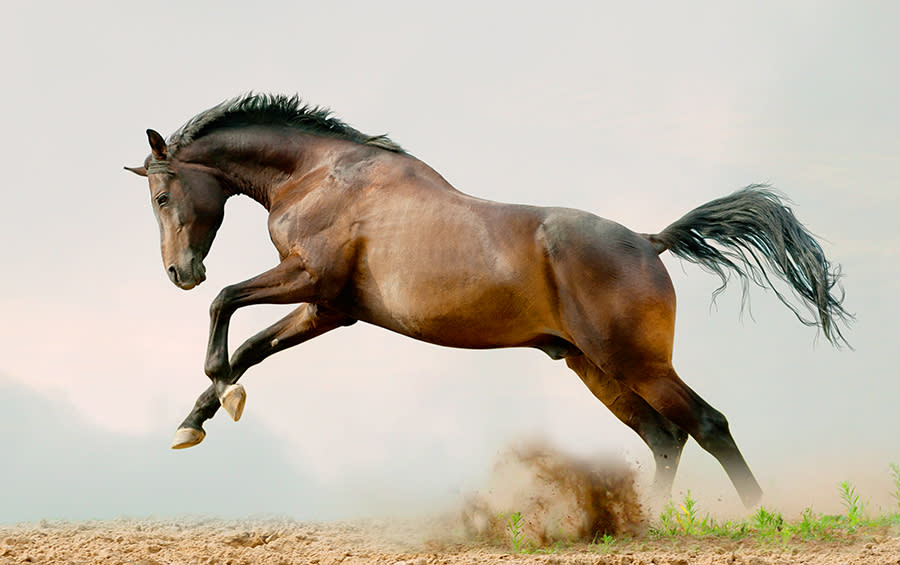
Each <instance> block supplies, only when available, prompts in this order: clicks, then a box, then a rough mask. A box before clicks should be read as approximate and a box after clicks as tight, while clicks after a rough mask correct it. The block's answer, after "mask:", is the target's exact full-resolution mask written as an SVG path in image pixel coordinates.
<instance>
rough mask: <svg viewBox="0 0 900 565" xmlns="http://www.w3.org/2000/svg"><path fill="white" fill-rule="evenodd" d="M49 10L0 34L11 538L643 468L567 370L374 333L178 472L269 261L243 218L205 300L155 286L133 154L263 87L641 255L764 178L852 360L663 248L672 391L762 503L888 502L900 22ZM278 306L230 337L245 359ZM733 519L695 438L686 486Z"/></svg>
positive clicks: (214, 435)
mask: <svg viewBox="0 0 900 565" xmlns="http://www.w3.org/2000/svg"><path fill="white" fill-rule="evenodd" d="M222 6H223V5H222V4H221V3H214V2H190V3H184V2H181V3H178V2H156V3H153V4H152V5H151V4H147V3H141V4H140V5H137V4H136V3H121V2H94V3H90V5H81V4H78V5H76V4H71V3H64V2H50V3H43V4H38V3H30V4H19V5H16V6H12V5H10V4H4V5H3V6H2V7H0V48H2V51H3V53H4V56H3V57H2V58H0V72H2V76H3V77H4V78H3V82H4V84H5V88H4V89H3V90H2V91H0V103H2V108H3V130H2V135H0V166H2V170H3V181H2V185H3V191H2V195H3V203H2V205H0V242H2V243H0V265H2V267H0V274H2V276H0V442H2V444H3V451H2V453H3V455H2V461H3V462H2V464H0V523H11V522H19V521H30V520H38V519H42V518H48V519H102V518H113V517H117V516H131V517H142V516H170V515H183V514H195V515H196V514H199V515H218V516H227V517H241V516H250V515H261V514H283V515H288V516H293V517H296V518H298V519H338V518H348V517H357V516H371V515H378V514H384V513H392V512H419V511H428V510H431V509H434V508H437V507H440V506H441V505H448V504H452V503H453V501H454V500H457V499H458V498H459V497H460V496H462V495H464V493H466V492H468V490H469V489H472V488H477V485H478V484H480V481H483V479H484V477H485V476H486V474H487V473H489V471H490V467H491V464H492V461H493V460H494V457H495V456H496V454H497V453H498V452H499V451H501V450H503V449H504V448H505V447H506V446H507V445H509V444H510V443H511V442H516V441H520V440H522V439H523V438H531V437H541V438H545V439H546V440H548V441H550V442H552V443H553V444H555V445H558V446H560V447H561V448H563V449H566V450H569V451H571V452H573V453H576V454H584V455H593V454H597V453H607V454H613V455H616V456H624V457H626V458H627V459H628V460H629V461H632V462H633V463H634V464H635V465H636V466H638V467H639V469H640V471H641V476H642V477H643V478H645V479H647V480H649V477H650V476H652V458H651V457H650V454H649V451H648V450H647V449H646V447H644V445H643V444H642V443H641V442H640V440H639V439H638V438H637V437H636V436H635V435H634V434H633V433H632V432H631V431H630V430H629V429H628V428H626V427H625V426H624V425H622V424H621V423H619V422H618V421H617V420H616V419H615V418H614V417H613V416H612V415H611V414H609V413H608V412H607V411H606V409H605V408H604V407H603V406H602V405H601V404H600V403H599V402H598V401H596V400H595V399H594V398H593V397H592V396H591V395H590V394H589V393H588V391H587V390H586V389H585V388H584V386H583V385H582V384H581V383H580V381H579V380H578V378H577V377H576V376H575V375H574V373H571V372H570V371H569V370H568V369H567V368H566V367H565V365H564V364H563V363H562V362H558V361H557V362H554V361H551V360H550V359H548V358H547V357H545V356H544V355H543V354H542V353H540V352H538V351H532V350H498V351H465V350H453V349H444V348H439V347H436V346H432V345H428V344H424V343H420V342H416V341H413V340H411V339H409V338H406V337H402V336H399V335H396V334H391V333H389V332H387V331H385V330H381V329H378V328H374V327H371V326H366V325H365V324H357V325H355V326H352V327H349V328H344V329H341V330H339V331H334V332H331V333H329V334H327V335H325V336H322V337H320V338H317V339H315V340H313V341H310V342H308V343H306V344H303V345H301V346H299V347H296V348H294V349H291V350H288V351H285V352H283V353H280V354H279V355H277V356H274V357H272V358H270V359H268V360H266V361H265V362H264V363H263V364H261V365H260V366H258V367H255V368H254V369H252V370H251V371H249V372H248V373H247V375H246V376H245V377H244V379H243V380H242V382H243V383H244V385H245V386H246V387H247V393H248V400H247V406H246V410H245V412H244V417H243V419H242V420H241V421H240V422H239V423H234V422H231V421H230V420H228V419H227V417H226V416H225V415H224V414H219V416H218V417H217V418H216V419H214V420H213V421H211V422H210V423H209V424H208V425H207V427H206V429H207V433H208V436H207V438H206V440H205V441H204V443H203V444H201V445H200V446H198V447H195V448H192V449H189V450H185V451H172V450H170V449H168V444H169V441H170V439H171V435H172V433H174V431H175V428H176V427H177V425H178V424H179V423H180V422H181V420H182V419H183V418H184V416H185V415H186V414H187V412H188V411H189V409H190V407H191V406H192V404H193V402H194V399H195V398H196V396H197V395H198V394H199V393H200V392H202V391H203V390H204V389H205V388H206V386H207V384H208V379H207V378H206V376H205V375H204V373H203V358H204V352H205V343H206V332H207V329H208V314H207V312H208V306H209V303H210V301H211V300H212V298H213V297H214V296H215V295H216V293H217V292H218V291H219V290H220V289H221V288H222V287H223V286H225V285H228V284H231V283H234V282H237V281H240V280H244V279H246V278H249V277H251V276H253V275H255V274H258V273H259V272H262V271H264V270H266V269H268V268H270V267H272V266H273V265H274V264H275V262H276V261H277V254H276V252H275V250H274V248H273V247H272V246H271V244H270V242H269V241H268V236H267V233H266V229H265V219H266V217H265V211H264V210H263V209H262V208H261V207H259V206H258V205H256V204H255V203H254V202H252V201H251V200H249V199H246V198H232V199H231V200H230V201H229V202H228V205H227V207H226V219H225V223H224V225H223V226H222V228H221V230H220V232H219V235H218V237H217V239H216V241H215V243H214V245H213V248H212V251H211V253H210V255H209V257H208V258H207V260H206V267H207V275H208V279H207V281H206V282H205V283H204V284H203V285H201V286H200V287H198V288H196V289H195V290H192V291H190V292H184V291H182V290H179V289H178V288H176V287H175V286H174V285H172V284H171V283H170V282H169V281H168V278H167V277H166V274H165V272H164V269H163V268H162V262H161V260H160V253H159V235H158V229H157V226H156V222H155V220H154V218H153V215H152V212H151V208H150V205H149V195H148V190H147V184H146V180H144V179H140V178H138V177H136V176H134V175H132V174H131V173H128V172H126V171H123V170H122V167H123V166H124V165H129V166H135V165H139V164H140V163H142V162H143V159H144V157H145V156H146V155H147V153H148V150H149V147H148V145H147V141H146V136H145V134H144V130H145V129H147V128H154V129H157V130H158V131H160V132H162V133H163V134H164V135H166V136H167V135H168V134H169V133H171V132H172V131H174V130H175V129H176V128H178V127H179V126H180V125H181V124H182V123H184V122H185V121H186V120H187V119H189V118H190V117H192V116H193V115H195V114H196V113H198V112H200V111H201V110H204V109H206V108H208V107H210V106H213V105H215V104H217V103H218V102H220V101H222V100H224V99H227V98H231V97H233V96H236V95H238V94H241V93H245V92H247V91H251V90H252V91H256V92H274V93H287V94H293V93H299V94H300V95H301V96H302V97H303V98H304V100H306V101H308V102H311V103H313V104H320V105H324V106H328V107H330V108H332V109H333V110H334V112H335V114H336V115H337V116H338V117H340V118H341V119H342V120H344V121H346V122H347V123H349V124H350V125H352V126H353V127H355V128H357V129H359V130H361V131H363V132H366V133H369V134H372V135H375V134H381V133H387V134H389V135H390V136H391V137H392V139H394V140H395V141H397V142H398V143H400V144H401V145H403V146H404V148H406V149H407V150H409V151H410V152H411V153H412V154H413V155H415V156H416V157H418V158H420V159H422V160H424V161H425V162H427V163H428V164H430V165H431V166H432V167H433V168H435V169H436V170H437V171H438V172H440V173H441V174H442V175H443V176H444V177H445V178H447V179H448V180H449V181H450V182H451V183H452V184H453V185H454V186H456V187H457V188H458V189H460V190H462V191H464V192H467V193H469V194H473V195H477V196H479V197H483V198H489V199H493V200H499V201H506V202H521V203H528V204H537V205H554V206H568V207H573V208H580V209H584V210H589V211H591V212H593V213H596V214H598V215H600V216H603V217H607V218H610V219H614V220H616V221H619V222H621V223H623V224H624V225H626V226H628V227H630V228H632V229H634V230H636V231H641V232H651V233H653V232H658V231H661V230H662V229H663V228H664V227H665V226H666V225H668V224H669V223H670V222H672V221H674V220H675V219H677V218H678V217H680V216H681V215H682V214H684V213H685V212H687V211H689V210H690V209H692V208H694V207H695V206H697V205H700V204H702V203H704V202H706V201H708V200H711V199H713V198H717V197H719V196H723V195H725V194H727V193H729V192H731V191H733V190H735V189H738V188H740V187H742V186H745V185H747V184H751V183H757V182H768V183H772V184H773V185H774V186H775V187H777V188H778V189H780V190H781V191H783V192H784V193H785V194H786V195H787V196H788V197H789V198H790V199H791V200H792V202H793V204H792V206H793V208H794V210H795V212H796V213H797V215H798V216H799V218H800V219H801V220H802V221H803V222H804V223H805V224H806V225H807V226H808V227H809V228H810V229H811V230H812V231H813V232H814V233H816V234H817V235H818V236H820V237H821V239H822V242H823V247H824V249H825V251H826V253H827V255H828V256H829V258H830V259H831V260H832V261H833V262H835V263H838V264H841V265H842V267H843V272H844V273H845V278H844V279H843V284H844V287H845V289H846V293H847V295H846V296H847V298H846V306H847V308H848V309H849V310H850V311H851V312H853V313H855V314H856V316H857V320H856V323H855V324H854V325H853V326H852V328H850V329H849V331H847V332H846V336H847V338H848V339H849V341H850V342H851V344H852V345H853V347H854V349H853V350H848V349H843V350H836V349H834V348H832V347H831V346H830V345H829V344H828V343H827V342H826V341H825V340H824V338H823V337H822V336H818V337H817V335H816V332H815V330H813V329H810V328H806V327H804V326H803V325H801V324H800V323H798V322H797V321H796V320H795V319H794V318H793V315H792V314H791V313H790V312H789V311H788V310H787V309H786V308H784V307H783V306H782V305H781V304H780V303H779V302H778V300H777V299H776V298H775V297H774V296H773V295H772V294H771V293H767V292H765V291H763V290H761V289H756V288H754V289H753V290H752V291H751V301H750V311H749V312H745V313H743V314H741V307H740V292H739V286H738V285H735V287H734V288H731V289H729V290H728V291H727V292H726V293H724V294H723V295H722V296H720V298H719V299H718V301H717V302H716V304H715V305H713V304H712V302H711V293H712V291H713V290H715V288H716V287H717V286H718V280H717V279H716V277H714V276H711V275H709V274H707V273H705V272H703V271H701V270H700V269H699V268H697V267H696V266H694V265H691V264H686V263H682V262H680V261H679V260H677V259H675V258H673V257H671V256H669V255H667V254H666V255H664V256H663V260H664V262H665V264H666V265H667V267H668V268H669V271H670V273H671V276H672V279H673V282H674V284H675V288H676V292H677V295H678V301H679V302H678V308H679V311H678V319H677V326H676V340H675V354H674V364H675V367H676V369H677V370H678V371H679V373H680V374H681V376H682V377H683V378H684V379H685V380H686V381H687V382H688V384H690V385H691V386H692V387H693V388H694V389H695V390H696V391H697V392H698V393H699V394H700V395H701V396H703V397H704V398H705V399H706V400H707V401H708V402H710V403H711V404H712V405H713V406H715V407H716V408H718V409H719V410H720V411H722V412H723V413H724V414H725V415H726V416H727V417H728V418H729V422H730V424H731V429H732V432H733V434H734V436H735V439H736V440H737V442H738V445H739V446H740V447H741V449H742V451H743V453H744V455H745V457H746V459H747V460H748V462H749V463H750V465H751V468H752V469H753V470H754V472H755V473H756V475H757V478H758V479H759V481H760V483H761V485H762V487H763V489H764V490H766V492H767V493H768V496H769V498H768V499H767V500H769V501H771V502H773V503H779V504H785V505H791V504H793V505H795V506H798V505H799V507H800V508H802V506H803V505H806V504H815V508H816V509H820V508H821V509H822V511H828V510H837V509H839V508H840V506H839V500H838V497H837V484H838V482H840V481H842V480H845V479H849V480H851V481H854V482H855V484H857V485H858V490H859V492H860V494H861V495H862V496H863V497H865V498H867V499H869V500H871V501H872V504H873V506H875V507H877V506H878V505H880V504H883V505H887V504H888V503H889V501H890V497H889V486H890V485H889V483H890V475H889V473H888V465H889V463H891V462H895V463H900V433H898V432H897V430H900V411H898V410H897V402H898V399H900V378H898V377H900V371H898V368H897V363H896V353H895V351H896V338H897V335H898V334H897V326H896V321H897V320H898V319H900V306H898V299H897V297H896V293H895V292H894V289H895V288H896V285H897V282H896V281H897V280H898V279H900V268H898V260H900V237H898V229H897V220H898V212H897V210H898V207H900V190H898V185H900V182H898V181H900V177H898V172H897V171H898V168H897V167H896V159H897V155H898V154H900V138H898V133H897V132H898V131H900V112H898V111H897V108H896V101H897V100H898V99H900V77H898V75H897V73H896V69H898V68H900V38H898V37H897V34H896V33H895V29H894V28H895V26H894V22H896V21H897V20H898V18H900V8H898V6H897V4H896V3H891V2H867V3H845V2H803V1H798V2H791V3H783V2H755V3H747V4H744V5H739V6H738V5H732V4H724V3H717V2H697V1H689V2H680V3H677V4H673V3H662V2H658V3H657V2H636V3H629V4H627V5H622V4H621V3H614V2H557V3H554V4H553V7H552V8H549V7H548V6H547V5H535V6H532V7H528V6H525V5H523V4H522V3H513V2H495V3H488V4H485V3H481V2H479V3H475V2H454V3H451V4H445V5H442V6H440V7H438V6H434V5H433V3H422V2H379V3H372V2H366V3H363V2H344V3H327V2H315V3H299V2H282V3H279V2H265V1H263V2H254V3H252V4H249V5H243V6H241V7H235V8H228V9H225V8H223V7H222ZM283 312H284V309H282V308H279V307H268V306H259V307H253V308H247V309H245V310H241V311H239V312H238V313H237V314H236V316H235V318H234V323H233V325H232V330H231V343H232V344H236V343H239V342H240V340H241V339H243V338H246V337H249V336H250V335H252V334H253V333H256V331H258V330H260V329H262V328H263V327H265V326H266V325H268V324H269V323H271V322H273V321H274V320H276V319H277V318H279V317H280V316H281V315H282V314H283ZM686 489H691V490H692V493H693V494H694V495H695V496H698V497H699V498H700V500H701V501H702V502H704V503H705V504H707V508H712V509H715V508H719V507H722V508H726V507H729V505H731V506H733V505H735V504H737V495H736V493H735V492H734V490H733V488H732V487H731V486H730V484H729V483H728V480H727V478H726V477H725V474H724V472H723V471H722V470H721V468H719V467H718V465H717V463H716V462H715V461H714V460H713V459H712V457H711V456H709V455H708V454H706V453H705V452H703V451H702V450H701V449H700V448H699V447H698V446H697V444H696V443H694V442H690V443H689V444H688V447H687V448H686V450H685V454H684V457H683V459H682V467H681V470H680V473H679V476H678V478H677V480H676V485H675V490H676V493H678V492H683V491H685V490H686Z"/></svg>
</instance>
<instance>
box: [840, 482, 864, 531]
mask: <svg viewBox="0 0 900 565" xmlns="http://www.w3.org/2000/svg"><path fill="white" fill-rule="evenodd" d="M840 490H841V502H842V503H843V504H844V508H846V509H847V523H848V525H849V527H850V530H851V531H853V530H855V529H856V526H858V525H859V524H860V523H861V522H862V520H863V511H864V510H865V507H866V503H865V501H861V500H860V499H859V495H858V494H856V487H854V486H853V485H851V484H850V481H843V482H842V483H841V484H840Z"/></svg>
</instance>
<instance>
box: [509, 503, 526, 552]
mask: <svg viewBox="0 0 900 565" xmlns="http://www.w3.org/2000/svg"><path fill="white" fill-rule="evenodd" d="M522 526H523V524H522V513H521V512H513V513H512V514H510V515H509V518H508V519H507V520H506V531H508V532H509V544H510V547H511V548H512V550H513V553H520V552H521V551H522V542H523V541H524V536H525V533H524V532H523V531H522Z"/></svg>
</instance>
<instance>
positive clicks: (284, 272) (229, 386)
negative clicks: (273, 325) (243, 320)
mask: <svg viewBox="0 0 900 565" xmlns="http://www.w3.org/2000/svg"><path fill="white" fill-rule="evenodd" d="M316 283H317V281H316V279H315V278H314V277H313V276H312V275H311V274H310V273H309V272H308V271H307V270H306V269H305V268H304V266H303V261H302V260H301V259H300V258H299V257H297V256H293V255H292V256H289V257H287V258H286V259H284V260H283V261H282V262H281V263H280V264H278V266H276V267H274V268H272V269H270V270H268V271H266V272H264V273H262V274H260V275H257V276H255V277H253V278H252V279H249V280H246V281H244V282H241V283H237V284H234V285H231V286H227V287H225V288H223V289H222V291H221V292H219V295H218V296H216V298H215V300H213V302H212V304H211V305H210V307H209V319H210V327H209V345H208V346H207V349H206V364H205V371H206V374H207V376H209V378H210V379H212V382H213V386H214V387H215V392H216V396H217V397H218V399H219V402H220V403H221V404H222V407H223V408H224V409H225V411H226V412H228V415H229V416H231V418H232V419H233V420H235V421H237V420H239V419H240V417H241V414H242V413H243V410H244V403H245V401H246V392H245V391H244V387H243V386H241V385H239V384H233V381H234V379H233V376H234V375H233V371H232V366H231V363H229V361H228V327H229V324H230V322H231V316H232V315H233V314H234V312H235V311H236V310H237V309H238V308H242V307H244V306H250V305H253V304H291V303H297V302H312V301H313V299H314V298H315V297H316V288H317V284H316Z"/></svg>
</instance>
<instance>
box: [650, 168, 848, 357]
mask: <svg viewBox="0 0 900 565" xmlns="http://www.w3.org/2000/svg"><path fill="white" fill-rule="evenodd" d="M647 238H648V239H649V240H650V242H651V243H653V245H654V247H656V249H657V251H658V252H659V253H662V252H663V251H665V250H666V249H668V250H670V251H671V252H672V253H674V254H675V255H677V256H678V257H681V258H682V259H685V260H687V261H690V262H692V263H697V264H698V265H700V266H701V267H703V268H704V269H706V270H708V271H710V272H712V273H715V274H717V275H719V277H720V278H721V279H722V286H721V287H719V288H718V289H717V290H716V292H715V294H718V293H719V292H721V291H722V290H724V289H725V285H726V284H727V282H728V278H729V277H728V273H727V272H726V270H725V269H724V267H729V268H731V269H733V270H734V272H736V273H737V274H738V275H739V277H740V279H741V286H742V288H743V292H744V300H746V299H747V290H748V289H747V286H748V285H747V281H748V280H749V281H753V282H754V283H756V284H758V285H759V286H761V287H763V288H769V289H771V290H772V291H773V292H775V294H776V295H777V296H778V298H779V299H780V300H781V301H782V302H783V303H784V304H785V305H786V306H787V307H788V308H790V309H791V311H792V312H794V314H795V315H796V316H797V318H798V319H799V320H800V321H801V322H803V323H804V324H806V325H807V326H818V327H820V328H822V332H823V333H824V334H825V337H826V338H827V339H828V341H830V342H831V343H833V344H834V345H840V344H841V343H844V344H847V340H846V339H845V338H844V336H843V335H842V333H841V327H840V326H841V325H842V324H843V325H846V324H847V323H849V322H850V321H851V320H852V319H853V316H852V315H851V314H850V313H849V312H847V311H846V310H845V309H844V307H843V305H842V304H841V303H842V302H843V300H844V292H843V289H842V288H841V287H840V285H839V284H838V279H840V277H841V273H840V267H839V266H834V267H833V266H832V265H831V263H830V262H829V261H828V259H826V258H825V253H824V252H823V251H822V247H821V246H820V245H819V243H818V242H817V241H816V240H815V238H814V237H813V236H812V234H810V233H809V231H807V229H806V228H805V227H804V226H803V224H801V223H800V222H799V221H798V220H797V218H796V217H795V216H794V213H793V212H792V211H791V209H790V208H788V207H787V206H786V205H785V202H784V200H783V199H782V197H781V196H780V195H779V194H778V193H776V192H775V191H774V190H772V189H771V188H770V187H769V186H767V185H760V184H755V185H750V186H748V187H746V188H743V189H741V190H738V191H737V192H735V193H733V194H730V195H728V196H725V197H723V198H719V199H717V200H713V201H712V202H708V203H706V204H704V205H702V206H700V207H698V208H696V209H694V210H692V211H690V212H688V213H687V214H685V215H684V216H683V217H682V218H681V219H679V220H677V221H675V222H674V223H673V224H672V225H670V226H669V227H667V228H666V229H664V230H663V231H662V232H661V233H659V234H656V235H649V236H647ZM706 240H710V241H712V242H715V243H716V244H718V245H719V246H720V247H721V250H720V249H718V248H716V247H713V246H712V245H710V244H709V243H707V241H706ZM762 259H765V263H767V264H768V265H769V267H770V268H771V270H772V271H774V272H775V274H777V275H778V277H779V278H781V279H782V280H784V281H785V282H787V283H788V284H789V285H790V286H791V288H793V290H794V291H795V292H796V293H797V294H798V295H799V296H800V297H801V298H802V299H803V300H804V301H805V303H806V306H807V307H808V309H809V310H810V312H811V313H812V314H813V317H812V319H810V318H808V317H806V316H804V315H803V314H801V312H800V311H799V310H798V307H797V306H795V305H794V304H792V303H791V302H790V301H789V300H788V299H787V298H786V297H785V296H784V295H783V294H782V293H781V292H779V290H778V289H777V288H776V287H775V286H774V285H773V284H772V281H771V280H770V279H769V275H768V273H767V272H766V269H765V268H764V264H763V261H762ZM835 288H836V290H837V291H838V292H839V296H835V295H834V294H832V290H833V289H835Z"/></svg>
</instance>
